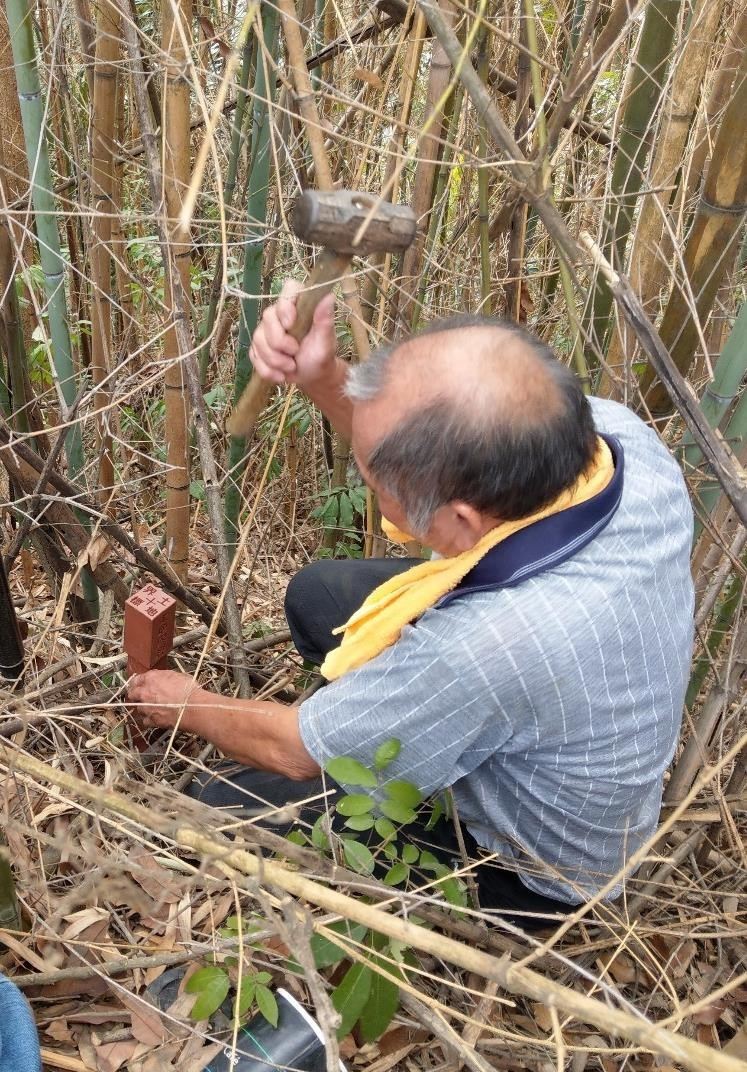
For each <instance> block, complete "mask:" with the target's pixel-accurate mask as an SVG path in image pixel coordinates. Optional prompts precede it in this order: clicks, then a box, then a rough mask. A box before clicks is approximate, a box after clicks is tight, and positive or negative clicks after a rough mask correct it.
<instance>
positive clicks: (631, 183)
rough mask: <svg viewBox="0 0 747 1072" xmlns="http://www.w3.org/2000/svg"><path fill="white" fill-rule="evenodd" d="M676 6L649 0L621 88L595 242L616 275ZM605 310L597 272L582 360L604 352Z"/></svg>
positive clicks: (674, 0)
mask: <svg viewBox="0 0 747 1072" xmlns="http://www.w3.org/2000/svg"><path fill="white" fill-rule="evenodd" d="M680 7H681V0H649V3H648V5H647V7H646V14H645V17H644V20H643V25H642V27H641V33H640V37H639V39H638V49H637V52H636V56H635V61H634V62H633V64H632V66H631V68H630V75H629V79H628V83H627V85H626V91H625V99H626V104H625V111H624V114H623V119H622V123H621V127H620V137H619V140H618V144H617V151H616V153H615V162H614V168H613V171H612V178H611V180H610V205H609V208H608V209H607V212H606V215H605V222H604V231H603V241H602V243H601V245H602V249H603V250H604V253H605V255H606V256H607V258H608V259H609V260H610V261H611V262H612V264H613V266H614V267H615V268H616V269H617V270H618V271H619V270H621V268H622V266H623V264H624V261H625V250H626V247H627V244H628V238H629V236H630V231H631V228H632V225H633V216H634V213H635V207H636V202H637V200H638V194H639V193H640V190H641V186H642V185H643V180H644V177H645V168H646V161H647V159H648V155H649V150H650V148H651V145H652V142H653V135H654V128H655V124H654V123H653V122H652V116H654V115H655V113H656V109H657V105H658V102H659V99H660V97H661V94H662V91H663V87H664V85H665V84H666V79H667V70H668V67H669V60H670V57H671V54H672V46H673V43H674V35H675V30H676V28H677V16H678V13H679V10H680ZM611 308H612V291H611V290H610V289H609V287H608V286H607V284H606V282H605V281H604V279H603V278H602V275H601V273H600V274H599V275H597V279H596V282H595V285H594V290H593V291H592V294H591V296H590V302H589V303H588V304H587V309H586V315H585V318H584V319H585V320H586V325H587V331H586V334H585V337H586V338H588V339H589V340H590V350H589V352H588V353H587V359H591V358H592V357H593V356H594V354H595V352H596V351H597V350H599V351H602V352H604V349H605V340H606V338H607V334H608V330H609V325H610V310H611Z"/></svg>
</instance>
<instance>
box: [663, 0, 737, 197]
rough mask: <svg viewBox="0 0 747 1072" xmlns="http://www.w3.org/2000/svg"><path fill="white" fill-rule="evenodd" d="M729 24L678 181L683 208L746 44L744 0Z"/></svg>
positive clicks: (693, 191) (694, 190) (698, 178)
mask: <svg viewBox="0 0 747 1072" xmlns="http://www.w3.org/2000/svg"><path fill="white" fill-rule="evenodd" d="M732 17H733V20H734V21H733V25H732V28H731V32H730V34H729V37H728V40H727V41H726V44H725V46H724V49H723V52H722V53H721V59H720V61H719V64H718V70H717V71H716V74H715V77H714V79H713V83H712V85H711V88H710V92H709V94H708V98H707V100H706V101H705V103H704V107H701V110H700V115H699V117H698V121H697V123H696V124H695V130H694V132H693V135H692V138H691V141H690V150H689V153H688V159H687V164H686V168H685V171H686V175H685V181H684V182H682V183H681V184H680V190H679V191H678V193H679V197H678V198H677V208H678V210H679V211H680V212H684V210H685V209H686V207H687V206H688V205H689V204H690V202H691V201H692V199H693V198H694V197H695V196H696V195H697V194H698V193H699V192H700V187H701V184H702V181H703V175H704V174H705V171H706V167H707V162H708V159H709V157H710V153H711V150H712V148H713V141H714V138H713V131H714V130H715V129H716V128H717V127H718V124H719V121H720V119H721V117H722V116H723V114H724V111H725V109H726V106H727V104H728V103H729V99H730V97H731V92H732V87H733V85H734V78H735V76H736V73H737V70H738V68H739V61H740V59H741V57H742V54H743V53H744V50H745V48H747V0H737V3H736V4H735V6H734V9H733V13H732Z"/></svg>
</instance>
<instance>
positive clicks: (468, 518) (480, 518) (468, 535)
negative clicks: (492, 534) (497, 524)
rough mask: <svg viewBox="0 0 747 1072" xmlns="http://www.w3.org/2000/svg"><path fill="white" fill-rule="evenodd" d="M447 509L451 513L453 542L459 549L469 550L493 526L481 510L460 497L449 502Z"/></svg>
mask: <svg viewBox="0 0 747 1072" xmlns="http://www.w3.org/2000/svg"><path fill="white" fill-rule="evenodd" d="M448 510H449V512H450V513H451V519H452V533H453V537H454V542H455V544H456V545H457V547H458V548H459V550H460V551H469V550H470V549H471V548H472V547H474V546H475V544H476V543H477V541H478V540H479V539H481V538H482V537H483V536H484V535H485V533H486V532H487V531H488V529H489V528H492V527H493V524H494V522H492V521H490V522H488V519H487V518H486V515H485V514H484V513H483V512H482V511H481V510H478V509H477V508H476V507H474V506H471V505H470V503H466V502H463V501H462V500H461V499H455V500H453V501H452V502H450V503H449V504H448Z"/></svg>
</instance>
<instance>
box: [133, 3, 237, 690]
mask: <svg viewBox="0 0 747 1072" xmlns="http://www.w3.org/2000/svg"><path fill="white" fill-rule="evenodd" d="M132 16H133V5H132V0H130V3H129V4H128V10H127V12H126V14H125V18H124V20H123V27H124V35H125V38H126V41H127V50H128V52H129V55H130V61H131V63H132V67H133V79H132V86H133V90H134V98H135V104H136V108H137V113H138V119H139V122H140V127H141V130H142V138H143V146H144V148H145V153H146V160H147V162H148V179H149V182H150V191H151V197H152V199H153V208H154V211H155V217H156V223H157V226H158V239H159V246H160V250H161V256H162V258H163V262H164V268H166V266H167V265H169V266H170V268H169V270H170V273H171V279H172V288H173V300H174V308H175V312H176V317H175V321H174V327H175V330H176V333H177V340H178V344H179V352H180V354H181V355H182V364H183V367H184V370H185V372H186V380H187V386H188V389H189V394H190V399H191V403H192V412H193V418H194V425H195V432H196V438H197V447H198V450H199V454H200V461H201V463H202V473H203V477H204V481H205V501H206V504H207V510H208V516H209V519H210V528H211V531H212V537H213V540H214V550H215V558H216V564H217V567H218V575H219V577H220V581H221V586H222V591H221V598H220V601H219V605H218V608H217V610H216V615H215V619H214V621H213V625H212V626H211V629H213V628H216V626H217V622H218V621H219V620H220V610H221V608H222V607H224V608H225V624H226V633H227V635H228V642H229V646H230V650H231V657H232V661H233V667H232V669H233V673H234V677H235V678H236V681H237V683H238V686H239V692H240V694H241V695H242V696H247V695H248V694H249V691H250V688H251V686H250V681H249V677H248V675H247V672H246V666H245V659H244V650H243V643H242V629H241V614H240V612H239V607H238V603H237V602H236V594H235V591H234V586H233V580H232V571H231V562H230V559H229V557H228V553H227V549H226V546H225V543H224V540H223V516H224V515H223V504H222V502H221V494H220V481H219V479H218V470H217V467H216V464H215V456H214V454H213V449H212V446H211V443H210V431H209V429H210V425H209V420H208V413H207V407H206V406H205V399H204V397H203V394H202V386H201V384H200V372H199V368H198V366H197V360H196V357H195V354H194V350H193V348H192V346H191V340H190V335H189V327H188V313H187V298H186V295H185V294H184V288H183V286H182V283H181V277H180V275H179V273H178V271H177V270H176V267H175V265H174V257H173V249H172V246H171V244H170V242H169V234H168V230H167V221H166V220H165V219H164V216H163V213H162V211H160V206H161V198H160V195H161V188H162V187H161V184H162V176H161V172H160V166H159V159H158V151H157V149H156V141H157V139H156V134H155V131H154V129H153V120H152V118H151V116H150V114H149V105H148V98H147V90H146V87H145V76H144V70H143V58H142V54H141V52H140V42H139V40H138V35H137V29H136V24H135V21H134V19H133V17H132Z"/></svg>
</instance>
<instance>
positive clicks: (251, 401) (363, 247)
mask: <svg viewBox="0 0 747 1072" xmlns="http://www.w3.org/2000/svg"><path fill="white" fill-rule="evenodd" d="M374 206H377V207H376V210H375V211H374V212H373V215H372V216H371V218H370V220H368V222H367V225H366V229H365V231H364V233H363V235H362V237H361V239H360V241H359V242H358V244H357V245H355V246H354V245H353V241H354V239H355V236H356V234H357V233H358V230H359V229H360V227H361V224H362V223H363V222H364V221H365V220H367V219H368V216H369V213H370V212H371V210H372V209H373V208H374ZM292 224H293V230H294V231H295V232H296V234H297V235H298V236H299V238H302V239H304V241H306V242H313V243H315V244H316V245H320V246H323V247H324V251H323V252H322V253H321V254H320V255H319V257H318V258H317V262H316V265H315V266H314V270H313V272H312V273H311V275H310V276H309V278H308V280H307V281H306V289H305V290H303V291H302V292H301V293H300V294H299V296H298V300H297V302H296V321H295V323H294V325H293V327H292V328H291V329H290V334H291V335H292V336H293V338H294V339H296V340H298V341H299V342H300V341H301V339H302V338H303V337H304V335H306V333H307V332H308V330H309V328H310V327H311V321H312V319H313V316H314V310H315V309H316V307H317V305H318V304H319V302H320V301H321V300H322V298H323V297H324V295H325V294H329V292H330V291H331V290H332V288H333V287H334V285H335V283H336V282H337V281H338V280H339V279H340V278H341V276H343V275H344V274H345V272H346V271H347V269H348V267H349V265H350V262H351V260H352V259H353V257H354V256H359V257H364V256H366V255H368V254H369V253H396V252H398V251H400V250H403V249H407V247H408V246H409V245H410V243H411V242H412V240H413V238H414V237H415V229H416V226H417V221H416V219H415V214H414V213H413V211H412V209H410V208H407V206H406V205H390V204H389V203H388V202H386V201H382V202H381V204H378V205H377V198H375V197H374V196H373V195H372V194H367V193H357V192H355V191H353V190H332V191H329V192H323V191H319V190H306V192H305V193H303V194H302V195H301V196H300V197H299V198H298V200H297V201H296V203H295V205H294V206H293V214H292ZM274 386H275V385H274V384H272V383H268V382H267V381H266V380H263V379H261V378H260V377H259V376H258V375H257V373H256V372H255V373H254V374H253V376H252V378H251V379H250V381H249V383H248V384H247V386H246V389H245V391H244V393H243V394H242V396H241V398H240V399H239V401H238V403H237V405H236V408H235V409H234V411H233V413H232V414H231V417H230V418H229V420H228V431H229V433H230V434H231V435H232V436H237V437H245V436H248V435H249V434H250V432H251V431H252V429H253V428H254V425H255V424H256V423H257V418H258V417H259V415H260V413H261V412H262V410H263V409H264V407H265V405H266V404H267V400H268V398H269V397H270V394H271V392H272V389H273V387H274Z"/></svg>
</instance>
